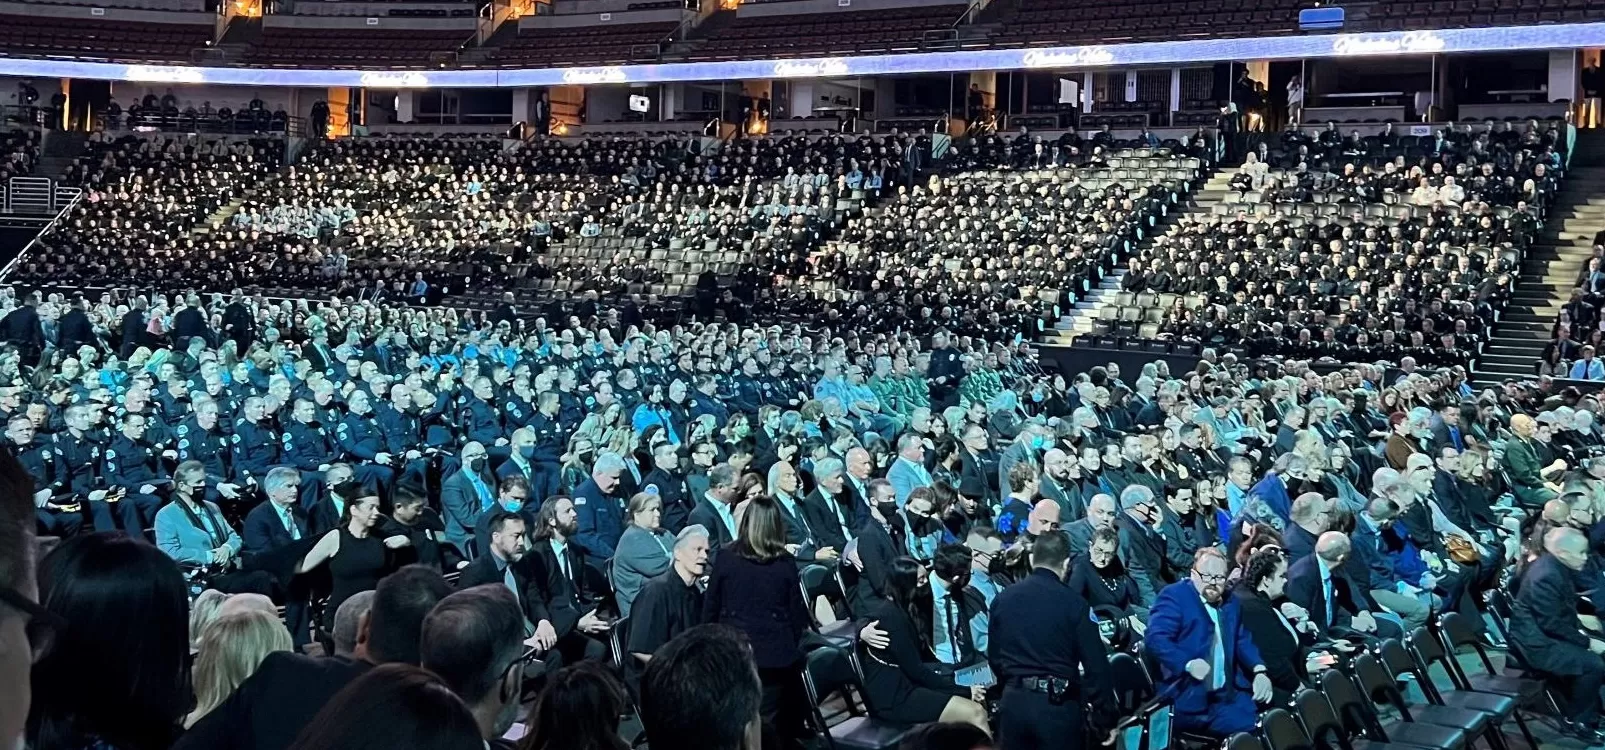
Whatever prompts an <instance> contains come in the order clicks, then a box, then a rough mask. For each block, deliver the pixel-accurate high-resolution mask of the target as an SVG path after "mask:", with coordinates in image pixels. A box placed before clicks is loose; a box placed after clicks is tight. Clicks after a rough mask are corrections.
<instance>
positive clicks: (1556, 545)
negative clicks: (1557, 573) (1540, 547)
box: [1544, 527, 1588, 570]
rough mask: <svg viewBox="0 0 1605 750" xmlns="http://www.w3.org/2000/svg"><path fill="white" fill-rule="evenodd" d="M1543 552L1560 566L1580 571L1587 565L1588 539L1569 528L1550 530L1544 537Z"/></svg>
mask: <svg viewBox="0 0 1605 750" xmlns="http://www.w3.org/2000/svg"><path fill="white" fill-rule="evenodd" d="M1544 551H1545V552H1548V553H1549V554H1550V555H1551V556H1552V557H1554V558H1555V559H1556V560H1558V561H1560V564H1562V565H1565V566H1566V567H1568V568H1571V569H1572V570H1582V569H1583V566H1584V565H1587V564H1588V537H1585V536H1583V532H1581V531H1578V530H1577V529H1573V528H1569V527H1563V528H1556V529H1550V530H1549V533H1547V534H1545V535H1544Z"/></svg>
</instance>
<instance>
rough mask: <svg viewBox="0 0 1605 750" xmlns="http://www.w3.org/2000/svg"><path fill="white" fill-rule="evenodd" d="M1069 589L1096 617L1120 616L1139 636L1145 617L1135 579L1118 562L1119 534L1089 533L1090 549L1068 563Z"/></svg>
mask: <svg viewBox="0 0 1605 750" xmlns="http://www.w3.org/2000/svg"><path fill="white" fill-rule="evenodd" d="M1068 585H1069V586H1070V590H1071V591H1074V592H1076V594H1078V595H1080V596H1081V598H1082V599H1085V600H1086V601H1087V606H1089V607H1092V611H1093V613H1094V614H1096V615H1098V619H1099V620H1106V619H1110V618H1112V617H1113V618H1121V619H1123V620H1125V622H1126V624H1127V625H1129V626H1130V627H1131V629H1132V630H1133V631H1134V633H1135V635H1137V636H1138V637H1141V636H1142V634H1143V631H1144V629H1145V628H1146V625H1145V624H1144V621H1145V620H1146V619H1147V618H1148V605H1147V604H1146V603H1145V602H1144V601H1143V600H1142V595H1141V592H1140V591H1139V589H1138V588H1137V582H1136V581H1134V580H1132V578H1131V575H1130V574H1129V573H1127V572H1126V567H1125V565H1124V564H1123V563H1121V562H1120V535H1119V534H1116V533H1115V530H1114V529H1100V530H1099V531H1097V532H1094V533H1093V535H1092V548H1091V549H1089V550H1087V554H1085V555H1081V556H1079V557H1077V558H1075V559H1074V560H1072V561H1071V563H1070V580H1069V581H1068Z"/></svg>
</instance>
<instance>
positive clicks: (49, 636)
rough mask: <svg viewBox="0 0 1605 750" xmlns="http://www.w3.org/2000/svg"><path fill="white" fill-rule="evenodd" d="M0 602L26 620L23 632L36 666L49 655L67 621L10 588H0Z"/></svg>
mask: <svg viewBox="0 0 1605 750" xmlns="http://www.w3.org/2000/svg"><path fill="white" fill-rule="evenodd" d="M0 602H5V603H6V604H8V605H10V606H11V608H12V609H15V610H17V611H18V612H21V613H22V616H23V617H26V618H28V622H27V623H26V624H24V626H23V632H24V633H25V634H26V635H27V637H28V646H29V648H30V649H31V650H32V652H33V663H34V664H38V663H39V661H40V660H41V659H44V658H45V656H47V655H48V654H49V653H50V648H51V646H54V645H55V643H56V633H57V632H58V631H61V630H65V629H66V628H67V621H66V620H64V619H62V617H61V615H58V614H56V613H55V612H51V611H50V610H48V609H45V608H44V607H42V606H40V605H39V603H38V602H35V601H33V600H32V599H29V598H28V597H26V596H23V595H22V594H21V593H18V592H17V590H16V589H13V588H11V587H10V586H0Z"/></svg>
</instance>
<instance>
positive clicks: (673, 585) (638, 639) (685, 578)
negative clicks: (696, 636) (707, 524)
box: [627, 524, 708, 663]
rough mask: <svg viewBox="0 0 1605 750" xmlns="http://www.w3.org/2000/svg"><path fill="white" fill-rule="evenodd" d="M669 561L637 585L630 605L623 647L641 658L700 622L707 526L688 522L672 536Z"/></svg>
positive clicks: (649, 658) (648, 658)
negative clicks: (665, 568)
mask: <svg viewBox="0 0 1605 750" xmlns="http://www.w3.org/2000/svg"><path fill="white" fill-rule="evenodd" d="M671 557H672V558H673V562H672V563H671V564H670V566H669V570H668V571H666V572H664V573H663V574H662V575H659V576H656V577H654V578H651V579H648V580H647V582H646V583H645V584H643V585H642V586H641V593H639V594H637V595H636V597H635V604H634V606H633V607H632V608H631V617H630V635H629V643H628V644H627V648H628V649H629V651H630V653H631V654H633V655H634V656H635V658H636V659H638V660H640V661H641V662H643V663H644V662H648V661H651V660H652V654H653V653H654V652H656V651H657V650H658V648H659V647H661V646H662V645H663V644H665V643H668V642H669V641H671V640H673V639H674V637H675V636H677V635H679V634H681V633H684V632H685V631H687V630H690V629H691V628H693V627H696V626H697V625H700V624H701V623H702V589H701V588H699V587H698V586H697V581H699V580H700V579H701V578H702V576H703V574H704V573H706V572H707V567H708V530H707V529H706V528H704V527H703V526H702V525H701V524H692V525H690V526H687V527H685V528H684V529H681V530H680V533H679V534H678V535H676V536H675V538H674V551H673V552H672V553H671Z"/></svg>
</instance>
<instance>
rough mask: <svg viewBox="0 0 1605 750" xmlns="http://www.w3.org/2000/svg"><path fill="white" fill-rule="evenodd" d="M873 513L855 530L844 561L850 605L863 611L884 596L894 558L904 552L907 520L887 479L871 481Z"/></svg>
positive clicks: (855, 610) (870, 490)
mask: <svg viewBox="0 0 1605 750" xmlns="http://www.w3.org/2000/svg"><path fill="white" fill-rule="evenodd" d="M869 494H870V503H869V513H870V517H869V518H868V519H866V520H865V521H863V522H861V523H859V525H858V527H857V528H856V529H855V530H854V532H853V538H854V539H856V540H858V544H856V545H854V546H853V548H852V550H851V554H849V555H848V556H847V557H846V558H845V559H846V564H844V565H842V567H841V573H842V582H843V583H844V584H845V585H846V586H847V594H848V597H849V599H850V604H851V607H850V608H851V609H852V611H854V612H862V611H864V607H867V606H869V605H870V604H871V603H872V602H874V601H876V600H878V599H883V598H885V597H886V596H887V593H886V576H887V574H888V573H889V572H891V563H892V560H893V559H894V558H896V557H898V556H899V555H900V554H901V553H900V552H899V550H902V549H903V548H904V546H903V544H902V536H903V528H902V525H903V523H904V519H903V514H902V512H901V511H899V510H898V508H897V500H896V494H895V490H893V489H892V485H891V483H889V482H887V481H886V480H884V479H874V480H871V481H870V483H869Z"/></svg>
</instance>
